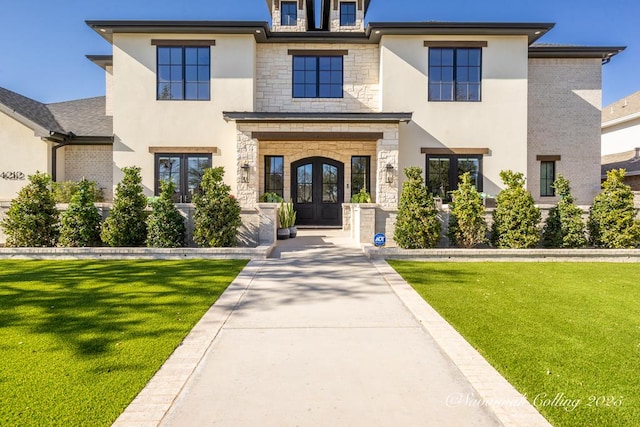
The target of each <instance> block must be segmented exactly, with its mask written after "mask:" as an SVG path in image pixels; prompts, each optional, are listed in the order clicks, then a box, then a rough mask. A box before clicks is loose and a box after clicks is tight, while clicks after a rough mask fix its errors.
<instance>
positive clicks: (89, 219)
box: [58, 179, 102, 247]
mask: <svg viewBox="0 0 640 427" xmlns="http://www.w3.org/2000/svg"><path fill="white" fill-rule="evenodd" d="M95 194H96V183H95V182H91V181H87V180H86V179H83V180H82V181H80V182H79V183H78V184H77V190H76V191H75V193H74V194H73V196H71V202H70V203H69V207H68V208H67V210H66V211H65V212H64V213H63V214H62V221H61V224H62V225H61V227H60V240H59V242H58V245H59V246H67V247H84V246H99V245H100V221H101V220H102V217H101V216H100V213H98V209H97V208H96V206H95Z"/></svg>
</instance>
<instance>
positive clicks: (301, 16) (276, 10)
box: [271, 0, 307, 33]
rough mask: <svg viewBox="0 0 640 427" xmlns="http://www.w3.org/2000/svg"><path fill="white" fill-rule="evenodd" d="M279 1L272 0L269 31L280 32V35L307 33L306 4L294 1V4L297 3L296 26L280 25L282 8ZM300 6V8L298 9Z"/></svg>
mask: <svg viewBox="0 0 640 427" xmlns="http://www.w3.org/2000/svg"><path fill="white" fill-rule="evenodd" d="M281 3H282V2H281V1H280V0H273V10H272V11H271V19H272V24H271V31H274V32H281V33H286V32H289V33H300V32H304V31H307V7H306V2H299V1H298V0H295V3H298V20H297V22H296V25H282V8H281V5H280V4H281ZM300 6H302V8H301V7H300Z"/></svg>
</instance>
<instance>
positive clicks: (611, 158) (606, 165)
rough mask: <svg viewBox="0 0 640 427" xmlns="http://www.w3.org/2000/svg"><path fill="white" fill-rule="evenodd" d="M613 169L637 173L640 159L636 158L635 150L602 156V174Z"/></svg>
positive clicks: (630, 173) (632, 173) (631, 173)
mask: <svg viewBox="0 0 640 427" xmlns="http://www.w3.org/2000/svg"><path fill="white" fill-rule="evenodd" d="M613 169H626V170H627V175H639V174H640V159H638V158H636V150H631V151H625V152H623V153H616V154H609V155H606V156H603V157H602V176H604V175H606V173H607V172H608V171H610V170H613Z"/></svg>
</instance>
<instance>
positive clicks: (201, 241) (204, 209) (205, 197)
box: [193, 167, 242, 247]
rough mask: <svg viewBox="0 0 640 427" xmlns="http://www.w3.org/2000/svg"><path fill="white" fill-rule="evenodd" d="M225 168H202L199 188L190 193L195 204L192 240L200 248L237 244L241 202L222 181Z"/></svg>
mask: <svg viewBox="0 0 640 427" xmlns="http://www.w3.org/2000/svg"><path fill="white" fill-rule="evenodd" d="M223 177H224V168H222V167H217V168H210V169H207V170H205V172H204V175H203V177H202V181H201V182H200V191H199V192H198V193H196V194H195V195H194V196H193V204H194V205H195V213H194V216H193V219H194V231H193V240H194V241H195V242H196V243H197V244H198V245H199V246H203V247H233V246H236V245H237V235H238V228H240V225H242V220H241V219H240V204H239V203H238V200H237V199H236V198H235V197H233V196H232V195H231V187H229V186H228V185H226V184H224V182H223V180H222V179H223Z"/></svg>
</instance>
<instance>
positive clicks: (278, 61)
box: [255, 43, 380, 113]
mask: <svg viewBox="0 0 640 427" xmlns="http://www.w3.org/2000/svg"><path fill="white" fill-rule="evenodd" d="M289 49H296V50H322V49H330V50H348V54H347V55H345V56H344V57H343V58H344V63H343V69H344V74H343V80H344V84H343V94H344V97H343V98H293V56H291V55H289V53H288V50H289ZM379 75H380V50H379V48H378V46H375V45H354V44H313V43H304V44H300V43H296V44H287V43H259V44H258V45H257V46H256V105H255V111H262V112H274V111H275V112H281V111H286V112H297V111H305V112H325V113H326V112H351V113H359V112H377V111H380V84H379V80H380V77H379Z"/></svg>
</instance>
